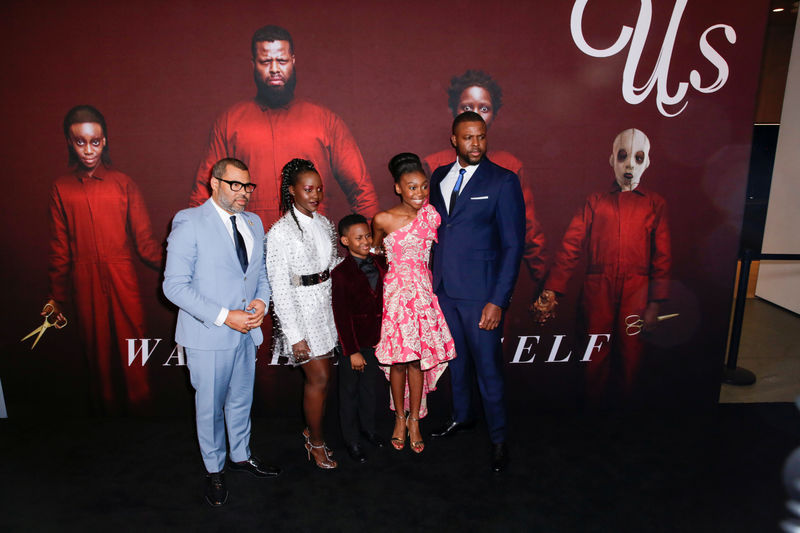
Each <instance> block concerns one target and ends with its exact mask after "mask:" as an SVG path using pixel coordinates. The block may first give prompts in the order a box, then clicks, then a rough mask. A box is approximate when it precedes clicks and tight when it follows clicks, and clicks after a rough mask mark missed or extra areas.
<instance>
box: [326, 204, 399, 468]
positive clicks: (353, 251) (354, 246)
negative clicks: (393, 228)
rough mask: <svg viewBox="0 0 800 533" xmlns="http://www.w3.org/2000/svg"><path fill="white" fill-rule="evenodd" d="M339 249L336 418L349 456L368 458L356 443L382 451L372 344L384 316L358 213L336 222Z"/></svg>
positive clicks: (375, 261) (379, 271)
mask: <svg viewBox="0 0 800 533" xmlns="http://www.w3.org/2000/svg"><path fill="white" fill-rule="evenodd" d="M338 229H339V235H340V236H341V237H340V240H341V242H342V245H344V246H345V247H346V248H347V250H348V251H349V253H348V254H347V256H346V257H345V258H344V261H342V262H341V263H340V264H339V266H337V267H336V268H334V269H333V272H331V280H332V283H333V317H334V320H335V322H336V329H337V331H338V332H339V342H340V343H341V346H342V358H341V359H340V360H339V418H340V421H341V425H342V435H343V436H344V440H345V443H346V445H347V453H348V454H350V457H352V458H353V460H355V461H357V462H359V463H363V462H365V461H366V460H367V458H366V455H365V454H364V449H363V447H362V446H361V442H360V439H359V426H360V429H361V431H360V433H361V435H363V436H364V438H365V439H366V441H367V442H369V443H370V444H372V445H373V446H376V447H379V448H381V447H383V445H384V442H383V440H382V439H381V438H380V437H379V436H378V435H377V433H376V432H375V380H376V379H377V377H376V376H378V375H379V369H378V361H377V359H375V345H376V344H378V341H379V340H380V335H381V314H382V312H383V277H384V275H385V274H386V267H385V264H384V263H383V258H382V257H379V256H376V255H373V254H371V253H370V248H371V246H372V233H371V231H370V229H369V225H368V224H367V220H366V219H365V218H364V217H363V216H361V215H357V214H352V215H347V216H346V217H344V218H343V219H342V220H341V221H339V228H338Z"/></svg>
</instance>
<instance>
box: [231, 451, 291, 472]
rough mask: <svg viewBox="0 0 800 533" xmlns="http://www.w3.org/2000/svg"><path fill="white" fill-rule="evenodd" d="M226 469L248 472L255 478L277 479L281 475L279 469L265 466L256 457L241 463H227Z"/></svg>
mask: <svg viewBox="0 0 800 533" xmlns="http://www.w3.org/2000/svg"><path fill="white" fill-rule="evenodd" d="M228 468H229V469H230V470H237V471H240V472H248V473H250V474H252V475H254V476H256V477H278V476H279V475H280V473H281V469H280V468H278V467H277V466H269V465H265V464H263V463H262V462H261V461H259V459H258V457H255V456H252V455H251V456H250V459H248V460H247V461H242V462H241V463H234V462H232V461H228Z"/></svg>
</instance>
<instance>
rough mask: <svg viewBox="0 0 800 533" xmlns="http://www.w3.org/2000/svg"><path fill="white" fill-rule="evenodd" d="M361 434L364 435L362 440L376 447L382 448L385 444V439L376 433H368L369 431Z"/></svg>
mask: <svg viewBox="0 0 800 533" xmlns="http://www.w3.org/2000/svg"><path fill="white" fill-rule="evenodd" d="M362 435H363V436H364V440H366V441H367V442H369V443H370V444H372V445H373V446H375V447H376V448H383V447H384V446H386V441H385V440H384V438H383V437H381V436H380V435H378V434H377V433H374V432H373V433H370V432H367V431H365V432H363V433H362Z"/></svg>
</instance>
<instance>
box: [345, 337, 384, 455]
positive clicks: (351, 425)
mask: <svg viewBox="0 0 800 533" xmlns="http://www.w3.org/2000/svg"><path fill="white" fill-rule="evenodd" d="M361 355H363V356H364V360H365V361H366V362H367V365H366V366H365V367H364V371H363V372H359V371H357V370H353V368H352V367H351V366H350V357H342V358H340V359H339V365H338V366H339V421H340V422H341V424H342V436H343V437H344V440H345V442H347V443H354V442H358V440H359V437H358V435H359V425H360V427H361V430H362V431H364V432H366V433H374V432H375V380H376V379H377V378H378V377H379V374H380V373H381V370H380V369H379V368H378V360H377V359H375V348H362V349H361Z"/></svg>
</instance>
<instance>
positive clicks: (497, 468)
mask: <svg viewBox="0 0 800 533" xmlns="http://www.w3.org/2000/svg"><path fill="white" fill-rule="evenodd" d="M507 466H508V449H507V448H506V443H505V442H498V443H496V444H492V471H493V472H495V473H497V474H499V473H500V472H502V471H503V470H505V469H506V467H507Z"/></svg>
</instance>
